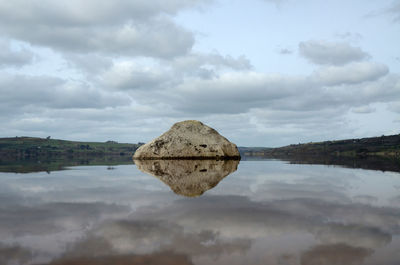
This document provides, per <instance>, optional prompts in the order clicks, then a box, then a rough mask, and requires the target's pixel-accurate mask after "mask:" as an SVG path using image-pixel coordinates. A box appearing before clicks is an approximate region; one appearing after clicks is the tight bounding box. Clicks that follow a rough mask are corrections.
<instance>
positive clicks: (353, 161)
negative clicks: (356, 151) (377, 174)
mask: <svg viewBox="0 0 400 265" xmlns="http://www.w3.org/2000/svg"><path fill="white" fill-rule="evenodd" d="M242 159H243V160H257V159H279V160H283V161H288V162H290V163H291V164H317V165H337V166H342V167H347V168H362V169H371V170H381V171H393V172H400V162H399V160H398V159H396V158H391V157H380V156H366V157H349V156H335V155H307V154H290V155H287V154H266V155H250V156H246V155H242Z"/></svg>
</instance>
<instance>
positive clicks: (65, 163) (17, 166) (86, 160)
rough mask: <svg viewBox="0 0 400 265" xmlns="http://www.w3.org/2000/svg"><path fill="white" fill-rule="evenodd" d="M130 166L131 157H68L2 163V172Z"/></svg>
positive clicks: (0, 167) (0, 163) (5, 161)
mask: <svg viewBox="0 0 400 265" xmlns="http://www.w3.org/2000/svg"><path fill="white" fill-rule="evenodd" d="M124 164H125V165H130V164H132V158H131V156H126V155H125V156H119V155H118V156H93V155H88V156H85V157H73V156H72V157H68V158H58V159H42V160H39V159H35V158H32V159H19V160H2V161H0V172H15V173H31V172H42V171H47V172H51V171H58V170H64V169H65V168H66V167H72V166H89V165H90V166H94V165H108V166H111V165H124Z"/></svg>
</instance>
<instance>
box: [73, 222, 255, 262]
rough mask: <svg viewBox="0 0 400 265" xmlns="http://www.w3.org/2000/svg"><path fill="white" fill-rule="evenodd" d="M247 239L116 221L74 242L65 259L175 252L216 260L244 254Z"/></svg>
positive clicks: (165, 224)
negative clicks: (226, 238)
mask: <svg viewBox="0 0 400 265" xmlns="http://www.w3.org/2000/svg"><path fill="white" fill-rule="evenodd" d="M250 245H251V242H250V240H248V239H240V238H239V239H234V240H224V239H222V238H221V236H220V235H219V234H218V233H216V232H213V231H209V230H201V231H199V232H192V231H184V227H182V226H180V225H177V224H176V223H171V222H163V221H151V220H146V221H134V220H130V221H129V220H125V221H115V222H109V223H104V224H102V225H100V226H98V227H96V228H95V229H94V230H92V231H91V232H90V233H88V234H87V236H86V238H84V239H83V240H82V241H80V242H77V243H76V244H75V245H74V246H73V247H72V248H71V249H70V250H69V252H68V253H67V255H68V256H87V255H88V254H89V255H94V256H96V255H101V254H111V253H114V254H116V253H117V254H120V255H121V254H128V253H136V254H149V253H158V252H160V251H167V250H174V251H177V252H178V253H185V254H187V255H190V256H192V257H193V256H197V255H206V256H213V257H218V256H219V255H222V254H226V253H236V252H239V253H243V252H245V251H246V250H248V249H249V248H250Z"/></svg>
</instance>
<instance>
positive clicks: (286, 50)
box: [278, 48, 293, 55]
mask: <svg viewBox="0 0 400 265" xmlns="http://www.w3.org/2000/svg"><path fill="white" fill-rule="evenodd" d="M278 53H279V54H282V55H288V54H292V53H293V51H292V50H289V49H287V48H282V49H280V50H279V51H278Z"/></svg>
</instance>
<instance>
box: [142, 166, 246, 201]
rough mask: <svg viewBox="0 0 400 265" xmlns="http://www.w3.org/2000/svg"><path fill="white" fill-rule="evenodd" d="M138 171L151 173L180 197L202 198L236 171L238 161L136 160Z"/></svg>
mask: <svg viewBox="0 0 400 265" xmlns="http://www.w3.org/2000/svg"><path fill="white" fill-rule="evenodd" d="M135 163H136V166H137V167H138V169H140V170H141V171H143V172H145V173H149V174H151V175H153V176H155V177H157V178H159V179H160V180H161V181H163V182H164V183H165V184H167V185H168V186H170V188H171V189H172V190H173V191H174V192H175V193H176V194H179V195H184V196H188V197H194V196H200V195H201V194H203V193H204V192H205V191H207V190H209V189H211V188H213V187H215V186H216V185H217V184H218V183H219V182H220V181H221V180H222V179H223V178H225V177H226V176H228V175H229V174H231V173H232V172H234V171H236V169H237V166H238V164H239V161H238V160H136V161H135Z"/></svg>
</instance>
